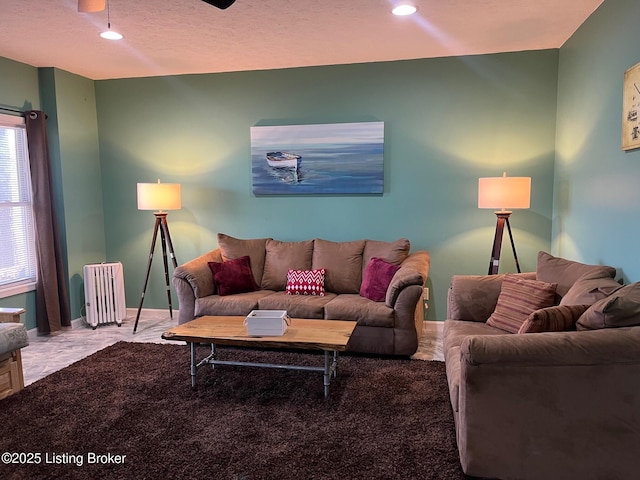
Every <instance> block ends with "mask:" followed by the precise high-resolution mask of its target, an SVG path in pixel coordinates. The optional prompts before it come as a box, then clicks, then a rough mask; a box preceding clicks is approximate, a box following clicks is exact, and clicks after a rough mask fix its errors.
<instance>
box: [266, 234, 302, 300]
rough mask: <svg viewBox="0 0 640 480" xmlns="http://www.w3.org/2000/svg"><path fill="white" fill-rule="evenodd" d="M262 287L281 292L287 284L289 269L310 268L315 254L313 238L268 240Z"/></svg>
mask: <svg viewBox="0 0 640 480" xmlns="http://www.w3.org/2000/svg"><path fill="white" fill-rule="evenodd" d="M265 252H266V253H265V259H264V271H263V273H262V283H261V287H262V288H263V289H264V290H275V291H277V292H281V291H283V290H285V288H286V286H287V272H288V271H289V270H310V269H311V259H312V256H313V240H307V241H304V242H281V241H279V240H272V239H269V240H267V243H266V248H265Z"/></svg>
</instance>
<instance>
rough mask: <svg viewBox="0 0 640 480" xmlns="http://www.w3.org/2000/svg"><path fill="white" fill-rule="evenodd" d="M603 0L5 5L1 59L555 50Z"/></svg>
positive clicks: (132, 71)
mask: <svg viewBox="0 0 640 480" xmlns="http://www.w3.org/2000/svg"><path fill="white" fill-rule="evenodd" d="M602 1H603V0H415V1H414V2H413V3H414V4H415V5H417V6H418V13H417V14H415V15H413V16H411V17H395V16H393V15H391V13H390V9H391V6H392V5H393V3H394V1H393V0H345V1H337V0H324V1H323V0H236V3H235V4H233V5H232V6H231V7H229V8H228V9H227V10H219V9H217V8H215V7H212V6H210V5H208V4H206V3H204V2H202V1H200V0H136V1H133V0H111V8H110V11H111V28H112V29H113V30H117V31H119V32H120V33H122V34H123V35H124V39H123V40H120V41H109V40H104V39H102V38H100V37H99V36H98V34H99V33H100V32H101V31H102V30H104V29H105V27H106V24H107V12H106V11H104V12H98V13H78V12H77V0H0V57H6V58H10V59H13V60H17V61H20V62H23V63H27V64H29V65H33V66H36V67H57V68H60V69H63V70H67V71H69V72H73V73H76V74H79V75H82V76H85V77H88V78H91V79H96V80H97V79H107V78H125V77H144V76H156V75H173V74H183V73H214V72H229V71H242V70H265V69H274V68H287V67H300V66H312V65H333V64H346V63H363V62H375V61H387V60H401V59H414V58H432V57H443V56H452V55H455V56H457V55H473V54H483V53H495V52H510V51H521V50H538V49H546V48H559V47H560V46H562V45H563V43H564V42H565V41H566V40H567V39H568V38H569V37H570V36H571V35H572V34H573V32H575V30H576V29H577V28H578V27H579V26H580V25H581V24H582V23H583V22H584V21H585V19H586V18H587V17H588V16H589V15H590V14H591V13H592V12H593V11H594V10H595V9H596V8H597V7H598V6H599V5H600V4H601V3H602Z"/></svg>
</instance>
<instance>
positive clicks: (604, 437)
mask: <svg viewBox="0 0 640 480" xmlns="http://www.w3.org/2000/svg"><path fill="white" fill-rule="evenodd" d="M612 271H613V274H614V275H615V270H614V269H610V267H602V266H590V265H584V264H580V263H577V262H571V261H568V260H564V259H559V258H556V257H552V256H551V255H549V254H546V253H544V252H540V254H539V256H538V265H537V269H536V272H531V273H524V274H518V275H517V277H518V278H523V279H538V280H540V279H541V278H542V279H543V280H544V281H546V282H550V281H552V282H553V283H555V284H557V290H556V293H557V294H558V298H557V299H556V303H559V304H560V307H549V309H545V310H546V311H547V312H549V311H555V312H560V311H564V312H565V313H566V312H568V311H569V309H568V308H566V307H565V308H564V309H563V307H562V305H571V307H569V308H571V309H573V310H572V311H577V312H578V313H577V314H576V316H577V318H574V319H573V322H574V325H577V326H573V328H571V327H569V328H568V329H567V331H551V332H549V331H547V332H541V333H524V334H522V333H518V334H513V333H508V332H505V331H504V330H501V329H499V328H495V327H492V326H490V325H488V324H487V323H485V322H486V321H487V319H488V318H490V317H491V316H492V314H493V312H494V310H495V309H496V305H497V304H498V301H499V299H500V294H501V291H502V289H503V282H504V279H505V275H493V276H489V275H478V276H472V275H458V276H454V277H453V278H452V281H451V287H450V289H449V293H448V315H447V316H448V320H446V322H445V325H444V352H445V361H446V369H447V379H448V383H449V392H450V398H451V406H452V409H453V412H454V418H455V423H456V436H457V443H458V450H459V454H460V461H461V464H462V468H463V470H464V472H465V473H466V474H467V475H470V476H477V477H483V478H484V477H486V478H499V479H504V480H506V479H532V480H533V479H536V480H537V479H578V478H579V479H581V480H584V479H605V478H606V479H627V478H636V477H637V476H638V475H639V473H638V472H640V455H638V453H639V450H638V446H639V445H640V381H639V379H640V327H639V326H629V325H631V324H633V322H632V321H630V320H629V319H630V318H635V325H640V312H639V311H638V309H639V308H640V298H639V296H638V291H640V288H639V285H638V284H633V285H629V286H625V287H622V286H620V285H617V284H616V282H615V281H614V280H613V279H612V275H611V273H612ZM563 299H564V303H563ZM578 304H584V305H585V306H584V307H582V308H575V306H576V305H578ZM588 305H590V306H588ZM621 306H622V307H623V308H624V310H625V311H624V312H623V311H622V309H621ZM585 309H586V310H585ZM581 311H584V313H580V312H581ZM539 313H540V312H534V313H532V314H531V316H530V317H529V318H532V316H533V315H539ZM578 315H579V316H578ZM594 319H595V321H594ZM617 319H621V320H622V322H621V323H618V324H616V320H617ZM556 320H558V318H556ZM576 321H577V324H576V323H575V322H576ZM619 325H625V326H619ZM556 327H557V325H556ZM606 327H610V328H606ZM611 327H618V328H611Z"/></svg>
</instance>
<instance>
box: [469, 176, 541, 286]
mask: <svg viewBox="0 0 640 480" xmlns="http://www.w3.org/2000/svg"><path fill="white" fill-rule="evenodd" d="M530 201H531V178H530V177H507V172H504V173H503V175H502V177H486V178H481V179H480V180H479V182H478V208H493V209H497V208H499V209H500V210H497V211H496V212H495V214H496V216H497V217H498V218H497V221H496V233H495V236H494V238H493V248H492V249H491V260H490V261H489V275H495V274H497V273H498V269H499V268H500V250H501V249H502V234H503V232H504V225H505V223H506V224H507V231H508V232H509V239H510V240H511V249H512V250H513V257H514V259H515V261H516V268H517V269H518V273H520V263H519V262H518V255H517V254H516V244H515V243H514V241H513V235H512V234H511V225H510V224H509V217H510V216H511V211H509V210H507V209H509V208H529V204H530Z"/></svg>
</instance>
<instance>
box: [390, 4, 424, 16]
mask: <svg viewBox="0 0 640 480" xmlns="http://www.w3.org/2000/svg"><path fill="white" fill-rule="evenodd" d="M417 10H418V9H417V8H416V7H415V6H414V5H409V4H406V3H403V4H400V5H396V6H395V7H393V10H391V13H393V14H394V15H398V16H405V15H413V14H414V13H416V11H417Z"/></svg>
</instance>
